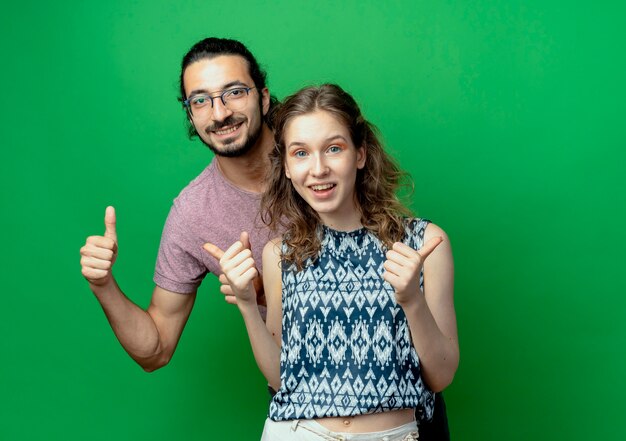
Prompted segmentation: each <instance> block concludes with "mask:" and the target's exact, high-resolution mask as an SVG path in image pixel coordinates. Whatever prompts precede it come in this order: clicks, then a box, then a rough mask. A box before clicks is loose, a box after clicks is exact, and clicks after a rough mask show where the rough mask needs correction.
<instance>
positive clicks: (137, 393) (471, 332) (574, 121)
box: [0, 0, 626, 441]
mask: <svg viewBox="0 0 626 441" xmlns="http://www.w3.org/2000/svg"><path fill="white" fill-rule="evenodd" d="M335 3H336V2H326V1H318V2H301V3H298V2H291V1H278V2H267V3H265V2H263V3H257V2H252V1H245V0H240V1H238V2H209V1H195V0H191V1H184V2H183V1H181V2H174V1H172V2H166V1H155V0H153V1H147V0H134V1H119V0H109V1H99V2H95V1H83V2H80V1H65V2H39V3H38V2H34V1H28V0H26V1H20V2H12V3H11V4H10V5H4V6H3V7H2V13H1V14H0V37H1V38H0V49H1V54H2V59H3V63H2V69H0V72H1V75H2V93H1V100H2V107H1V108H2V118H1V126H0V128H1V129H0V130H1V131H0V144H1V145H2V156H3V158H2V161H0V164H1V165H0V167H1V170H2V173H1V174H0V176H1V179H2V181H1V183H0V184H1V188H2V193H1V194H2V199H1V200H0V202H1V203H2V207H3V208H2V216H0V227H1V228H2V230H1V231H3V240H2V251H1V252H0V259H2V260H1V266H0V268H1V272H2V275H1V281H2V287H3V288H4V289H3V291H4V292H3V293H2V299H3V300H2V306H3V307H2V308H1V309H0V332H1V336H2V337H1V339H0V407H1V409H0V439H3V440H4V439H6V440H80V439H89V440H94V441H95V440H119V441H122V440H143V439H150V440H154V441H156V440H172V439H185V440H189V441H191V440H207V439H238V440H253V439H258V437H259V435H260V431H261V427H262V425H263V421H264V418H265V413H266V406H267V400H268V396H267V393H266V392H265V385H264V381H263V378H262V376H261V375H260V373H259V372H258V371H257V369H256V366H255V364H254V360H253V358H252V356H251V353H250V350H249V345H248V341H247V337H246V335H245V331H244V327H243V322H242V320H241V318H240V316H239V313H238V311H237V310H236V308H234V307H232V306H229V305H226V304H225V303H224V302H223V300H222V299H221V295H219V293H218V288H217V284H216V282H215V280H214V279H213V278H210V279H208V280H207V281H206V282H205V283H204V284H203V286H202V288H201V290H200V292H199V295H198V300H197V302H196V306H195V308H194V311H193V313H192V316H191V319H190V321H189V324H188V326H187V328H186V329H185V332H184V334H183V338H182V340H181V343H180V346H179V348H178V350H177V352H176V355H175V357H174V359H173V360H172V363H171V364H170V365H169V366H167V367H165V368H164V369H162V370H160V371H157V372H155V373H152V374H147V373H144V372H143V371H142V370H141V369H140V368H139V367H138V366H137V365H135V364H134V362H132V360H131V359H130V358H129V357H128V356H127V355H126V354H125V353H124V351H123V349H122V348H121V347H120V345H119V344H118V343H117V341H116V340H115V337H114V336H113V333H112V332H111V330H110V328H109V326H108V324H107V322H106V319H105V317H104V314H102V312H101V310H100V308H99V306H98V303H97V302H96V300H95V299H94V298H93V296H92V295H91V293H90V291H89V289H88V287H87V284H86V283H85V281H84V280H83V279H82V276H81V274H80V265H79V254H78V250H79V248H80V247H81V246H82V244H83V243H84V240H85V238H86V236H88V235H90V234H101V233H102V232H103V231H104V230H103V228H104V227H103V223H102V217H103V214H104V208H105V206H106V205H107V204H114V205H115V206H116V208H117V213H118V233H119V241H120V257H119V259H118V262H117V265H116V275H117V277H118V280H119V282H120V284H121V286H122V287H123V289H124V290H125V292H126V293H128V295H129V296H130V297H131V298H132V299H133V300H135V301H136V302H137V303H138V304H140V305H142V306H147V304H148V302H149V298H150V294H151V291H152V287H153V282H152V273H153V268H154V261H155V257H156V252H157V249H158V243H159V238H160V233H161V228H162V226H163V222H164V220H165V217H166V215H167V212H168V210H169V207H170V204H171V201H172V199H173V198H174V197H175V196H176V195H177V194H178V192H179V191H180V190H181V189H182V188H183V187H184V185H185V184H186V183H187V182H189V181H190V180H191V179H192V178H193V177H195V176H196V175H197V174H198V173H199V172H200V171H201V170H202V169H203V168H204V167H205V165H206V164H207V163H208V162H209V160H210V157H211V155H210V153H209V152H208V150H207V149H205V148H204V147H203V146H202V145H201V144H200V143H199V142H198V141H193V142H191V141H189V140H188V139H187V138H186V136H185V131H184V128H183V119H184V115H183V113H182V112H181V109H180V107H179V105H178V103H177V101H176V90H177V86H176V83H177V75H178V73H179V63H180V59H181V57H182V55H183V54H184V53H185V52H186V50H187V49H188V48H189V47H190V46H191V45H192V44H193V43H194V42H196V41H197V40H199V39H201V38H203V37H205V36H210V35H215V36H225V37H233V38H238V39H241V40H243V41H244V42H246V43H247V44H248V45H249V47H250V49H251V50H252V51H253V52H254V53H255V54H256V55H257V57H258V59H259V60H260V61H261V63H262V64H263V65H264V66H265V68H266V69H267V70H268V72H269V81H270V88H271V90H272V92H273V93H274V94H276V95H277V96H279V97H281V98H282V97H284V96H285V95H286V94H288V93H291V92H293V91H295V90H296V89H297V88H299V87H301V86H304V85H307V84H309V83H311V82H318V83H319V82H323V81H333V82H337V83H339V84H341V85H343V86H344V87H345V88H346V89H348V90H349V91H351V92H352V93H353V94H354V95H355V96H356V98H357V99H358V101H359V102H360V103H361V104H362V107H363V109H364V111H365V113H366V115H368V117H369V118H370V119H371V120H372V121H373V122H375V123H376V124H377V125H378V126H379V128H380V129H381V131H382V132H383V134H384V137H385V139H386V141H387V143H388V145H389V148H390V150H391V151H392V152H393V153H394V154H395V155H396V157H397V158H398V159H399V161H400V162H401V164H402V165H403V167H404V168H405V169H406V170H407V171H409V172H410V173H411V174H412V175H413V177H414V179H415V181H416V191H415V195H414V204H413V207H414V208H415V210H416V211H417V212H418V213H419V214H420V215H422V216H426V217H428V218H430V219H432V220H434V221H435V222H437V223H438V224H439V225H441V226H443V227H444V228H445V229H446V230H447V231H448V233H449V235H450V237H451V240H452V243H453V246H454V249H455V261H456V266H457V277H456V280H457V285H456V307H457V314H458V321H459V334H460V343H461V365H460V368H459V371H458V373H457V376H456V378H455V380H454V383H453V384H452V385H451V386H450V388H449V389H448V390H447V391H446V394H445V395H446V400H447V403H448V410H449V418H450V425H451V431H452V434H453V437H454V439H455V440H481V441H484V440H527V439H540V440H551V439H607V440H608V439H611V440H622V439H625V438H626V424H625V423H624V418H623V413H624V410H625V409H626V406H624V404H623V402H624V398H623V397H624V395H625V394H626V386H625V383H626V382H625V380H624V378H623V376H622V374H623V373H624V372H626V357H625V356H624V352H625V351H624V346H625V345H624V342H625V339H626V329H625V328H626V326H625V325H624V322H623V316H624V312H625V311H626V300H625V297H626V296H625V295H624V293H625V292H626V286H625V282H624V277H623V274H621V271H623V264H624V261H625V259H624V257H623V248H624V246H625V245H626V240H625V234H624V227H623V225H624V214H625V209H624V207H625V206H626V200H625V199H626V196H625V194H626V191H625V190H626V188H625V185H624V175H625V173H624V172H625V169H626V167H625V164H626V161H625V160H626V155H625V153H624V149H625V147H626V128H625V124H624V115H625V114H626V105H625V102H626V87H625V86H624V78H625V74H626V49H625V48H624V46H625V45H624V42H625V41H626V31H624V30H623V28H624V26H623V21H624V20H623V17H624V16H625V13H626V6H624V2H618V1H612V2H611V1H606V2H594V3H592V2H566V1H545V0H544V1H534V0H533V1H519V0H507V1H505V0H499V1H489V0H480V1H474V2H452V1H388V2H363V1H349V2H339V3H340V4H335Z"/></svg>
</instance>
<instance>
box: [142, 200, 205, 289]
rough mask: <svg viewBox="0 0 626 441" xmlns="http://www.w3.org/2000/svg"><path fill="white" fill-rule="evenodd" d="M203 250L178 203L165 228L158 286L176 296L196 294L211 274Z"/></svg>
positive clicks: (160, 254) (156, 277)
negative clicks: (174, 293)
mask: <svg viewBox="0 0 626 441" xmlns="http://www.w3.org/2000/svg"><path fill="white" fill-rule="evenodd" d="M200 246H201V243H200V241H198V240H196V239H194V236H193V234H191V232H190V231H189V228H188V226H187V225H186V223H185V220H184V219H183V217H182V216H181V214H180V211H179V209H178V208H177V206H176V203H175V204H174V205H173V206H172V208H171V209H170V213H169V215H168V217H167V220H166V222H165V227H164V228H163V234H162V236H161V244H160V246H159V254H158V257H157V262H156V267H155V270H154V282H155V283H156V284H157V285H158V286H159V287H161V288H163V289H166V290H168V291H172V292H177V293H181V294H188V293H192V292H195V291H196V290H197V289H198V287H199V286H200V283H202V280H203V279H204V277H205V276H206V274H207V272H208V270H207V268H206V265H205V264H204V263H203V262H202V260H201V258H200V256H199V252H200V249H201V248H200Z"/></svg>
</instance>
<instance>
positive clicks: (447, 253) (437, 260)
mask: <svg viewBox="0 0 626 441" xmlns="http://www.w3.org/2000/svg"><path fill="white" fill-rule="evenodd" d="M437 237H441V239H442V241H441V243H440V244H439V245H437V248H435V249H434V250H433V252H432V253H431V254H430V255H429V257H428V259H426V261H425V263H424V270H425V271H426V272H427V273H430V272H432V271H433V269H439V270H442V271H446V272H449V273H450V274H452V271H453V266H454V265H453V257H452V246H451V245H450V238H449V237H448V235H447V234H446V232H445V231H444V230H443V228H441V227H439V226H438V225H435V224H433V223H429V224H428V225H427V226H426V231H425V232H424V243H428V241H430V240H433V239H435V238H437Z"/></svg>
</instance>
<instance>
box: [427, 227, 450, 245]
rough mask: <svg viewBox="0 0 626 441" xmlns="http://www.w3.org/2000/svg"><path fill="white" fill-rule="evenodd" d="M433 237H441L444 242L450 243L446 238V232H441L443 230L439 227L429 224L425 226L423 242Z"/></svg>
mask: <svg viewBox="0 0 626 441" xmlns="http://www.w3.org/2000/svg"><path fill="white" fill-rule="evenodd" d="M433 237H441V238H442V239H443V241H444V242H450V239H449V238H448V235H447V234H446V232H445V231H443V228H441V227H440V226H439V225H436V224H433V223H429V224H428V225H427V226H426V231H425V232H424V242H428V241H429V240H430V239H432V238H433Z"/></svg>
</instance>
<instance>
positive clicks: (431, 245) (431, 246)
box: [418, 236, 443, 259]
mask: <svg viewBox="0 0 626 441" xmlns="http://www.w3.org/2000/svg"><path fill="white" fill-rule="evenodd" d="M441 242H443V238H442V237H441V236H437V237H433V238H432V239H430V240H429V241H428V242H426V243H425V244H424V246H423V247H422V248H420V250H419V251H418V253H419V255H420V256H422V259H426V258H427V257H428V255H429V254H430V253H432V252H433V251H434V250H435V248H437V246H438V245H439V244H440V243H441Z"/></svg>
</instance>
